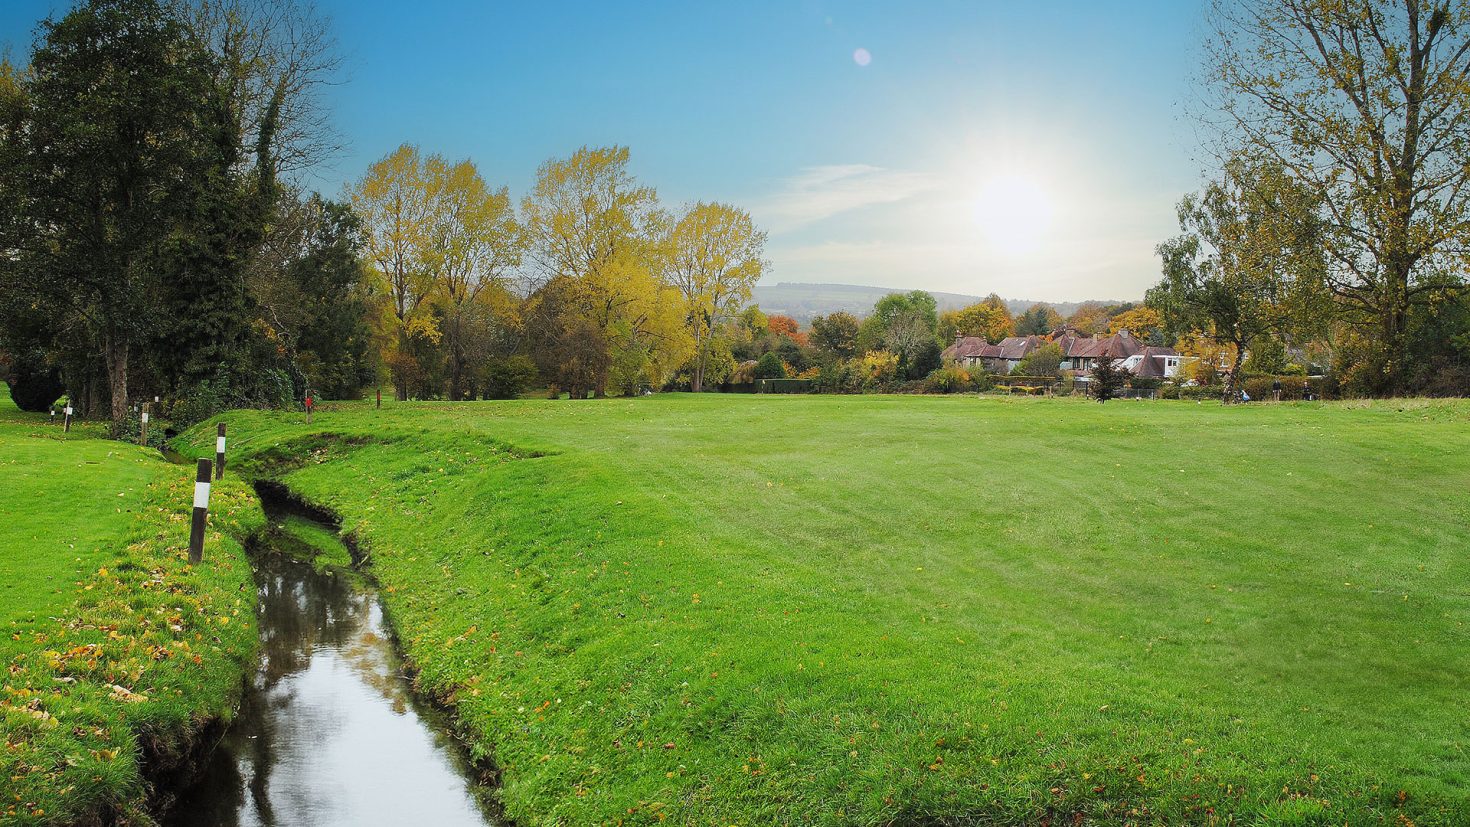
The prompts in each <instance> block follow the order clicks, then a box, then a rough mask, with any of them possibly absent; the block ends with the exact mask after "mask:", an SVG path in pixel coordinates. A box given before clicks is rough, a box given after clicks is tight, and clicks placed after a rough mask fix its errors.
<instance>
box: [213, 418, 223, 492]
mask: <svg viewBox="0 0 1470 827" xmlns="http://www.w3.org/2000/svg"><path fill="white" fill-rule="evenodd" d="M214 478H215V479H217V480H222V479H224V478H225V423H223V422H221V423H220V424H219V431H218V432H217V433H216V435H215V437H214Z"/></svg>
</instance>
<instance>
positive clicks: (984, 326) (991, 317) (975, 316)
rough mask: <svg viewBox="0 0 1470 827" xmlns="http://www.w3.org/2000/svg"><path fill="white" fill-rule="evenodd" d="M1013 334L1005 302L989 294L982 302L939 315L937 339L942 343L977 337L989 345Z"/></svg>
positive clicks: (1013, 327) (1013, 329) (1012, 324)
mask: <svg viewBox="0 0 1470 827" xmlns="http://www.w3.org/2000/svg"><path fill="white" fill-rule="evenodd" d="M1014 332H1015V321H1014V320H1013V319H1012V318H1011V314H1010V311H1008V310H1007V309H1006V305H1005V301H1004V300H1002V299H1001V298H1000V297H999V296H997V295H995V294H994V293H991V294H990V296H988V297H987V298H986V299H985V300H984V301H980V302H976V303H975V304H972V305H970V306H969V307H965V308H963V309H961V310H951V311H948V312H946V313H942V314H940V317H939V338H940V339H942V340H944V341H950V340H952V339H954V337H955V336H956V335H959V336H978V337H980V338H982V339H985V340H986V341H988V342H990V343H991V344H995V343H996V342H999V341H1000V340H1001V339H1004V338H1005V337H1007V336H1010V335H1011V334H1013V333H1014Z"/></svg>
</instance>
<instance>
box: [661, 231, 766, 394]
mask: <svg viewBox="0 0 1470 827" xmlns="http://www.w3.org/2000/svg"><path fill="white" fill-rule="evenodd" d="M664 243H665V246H666V249H665V252H664V261H665V262H666V266H667V268H668V278H669V281H670V282H671V283H672V284H673V285H674V287H676V288H678V290H679V292H680V294H682V295H683V297H684V303H685V307H686V312H687V313H688V321H687V324H688V327H689V332H690V334H691V336H692V338H693V340H694V362H693V365H692V370H691V372H690V375H691V383H690V388H691V390H693V391H694V392H695V393H698V392H699V391H700V390H701V389H702V388H703V386H704V373H705V368H706V367H707V366H708V363H709V359H710V356H711V354H712V353H713V352H714V351H715V344H714V342H713V339H714V335H715V331H716V329H717V326H718V325H719V323H720V322H721V321H722V320H724V319H726V318H728V317H730V316H731V315H733V314H734V313H735V312H737V311H738V310H740V308H741V307H743V306H744V305H745V303H746V302H747V301H749V300H750V292H751V288H753V287H754V286H755V283H756V282H757V281H759V280H760V277H761V274H762V273H764V272H765V268H766V266H767V263H766V261H765V260H764V259H762V258H761V256H762V254H763V252H764V250H765V243H766V234H765V233H764V232H762V231H761V230H758V229H756V226H755V222H754V221H752V220H751V219H750V214H749V213H747V212H746V211H744V210H741V209H739V208H736V207H732V206H729V205H727V204H708V203H704V202H700V203H697V204H694V205H693V206H690V207H689V208H687V209H686V210H685V211H684V213H683V214H682V215H680V216H679V218H678V220H676V221H674V222H673V224H672V225H670V227H669V230H668V234H667V236H666V238H665V240H664Z"/></svg>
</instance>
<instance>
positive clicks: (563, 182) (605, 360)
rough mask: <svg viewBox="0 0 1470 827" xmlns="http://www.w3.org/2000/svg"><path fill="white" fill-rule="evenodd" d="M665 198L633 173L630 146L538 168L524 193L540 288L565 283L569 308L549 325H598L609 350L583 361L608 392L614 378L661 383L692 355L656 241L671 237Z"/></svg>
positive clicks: (679, 300) (678, 299) (599, 339)
mask: <svg viewBox="0 0 1470 827" xmlns="http://www.w3.org/2000/svg"><path fill="white" fill-rule="evenodd" d="M657 207H658V198H657V194H656V193H655V192H654V190H653V188H652V187H646V186H642V185H640V184H638V182H637V181H636V180H635V179H634V178H633V176H632V174H631V173H630V172H629V171H628V150H627V148H626V147H602V148H596V149H593V148H588V147H583V148H581V149H579V150H577V151H576V152H575V153H573V154H572V156H571V157H569V158H565V159H553V160H550V161H547V162H546V163H544V164H542V165H541V167H540V169H539V170H538V171H537V175H536V184H535V186H534V187H533V188H532V190H531V192H530V193H529V194H528V195H526V196H525V198H523V199H522V200H521V213H522V216H523V221H524V225H525V228H526V233H527V242H528V247H527V253H528V255H529V261H530V264H531V267H532V272H533V274H534V276H535V277H536V279H537V280H538V282H540V283H541V285H543V286H546V285H549V284H550V283H551V282H552V281H554V280H557V279H570V280H572V281H574V282H575V283H576V284H575V289H570V287H568V286H565V285H564V286H561V287H558V294H559V296H561V298H562V300H561V301H559V302H558V306H559V307H560V308H562V310H561V311H560V312H559V313H558V314H556V315H555V316H553V317H550V318H540V319H539V322H540V323H557V324H570V323H571V322H572V321H573V319H572V317H571V316H570V315H568V314H570V313H573V312H575V313H580V314H581V317H580V318H577V319H576V320H575V325H574V327H575V328H576V329H578V330H584V331H585V330H594V329H595V330H596V331H597V335H596V336H595V337H593V339H592V340H594V341H595V342H596V343H598V346H600V347H603V348H606V349H607V352H606V354H605V356H604V357H602V358H598V359H592V360H587V361H585V362H584V363H583V364H586V365H588V366H589V369H591V370H592V371H593V382H592V390H593V391H594V392H595V393H596V394H597V395H599V396H601V395H603V394H605V393H606V392H607V388H608V386H609V383H610V382H611V381H613V380H614V379H616V381H617V383H618V384H620V385H622V386H623V389H625V390H626V389H628V387H629V386H630V385H635V384H637V383H639V382H642V381H647V382H649V383H650V384H654V385H657V384H662V382H663V380H664V379H666V378H667V377H668V376H670V375H672V372H673V371H674V370H675V369H677V368H678V367H679V366H680V365H682V364H683V363H684V362H685V361H686V360H687V359H688V357H689V356H690V355H691V354H692V353H693V339H692V336H691V335H690V332H689V330H688V328H687V327H686V325H685V321H686V319H687V315H688V314H687V313H686V312H685V309H684V306H683V297H682V295H681V294H680V292H679V290H678V289H677V288H675V287H673V286H672V285H670V284H668V283H667V282H665V281H664V280H663V279H662V277H661V273H662V271H663V270H664V269H665V265H664V264H663V263H662V262H660V261H659V260H658V256H659V255H661V250H660V249H659V245H658V244H657V239H658V238H659V237H661V236H662V235H663V234H664V231H663V228H662V226H661V222H662V221H663V218H664V217H663V216H662V214H661V213H659V211H658V209H657Z"/></svg>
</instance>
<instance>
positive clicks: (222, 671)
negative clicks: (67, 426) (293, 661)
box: [0, 385, 262, 825]
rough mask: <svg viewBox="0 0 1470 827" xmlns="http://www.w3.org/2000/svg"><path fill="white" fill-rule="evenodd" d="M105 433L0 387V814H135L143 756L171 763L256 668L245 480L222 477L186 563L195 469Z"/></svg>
mask: <svg viewBox="0 0 1470 827" xmlns="http://www.w3.org/2000/svg"><path fill="white" fill-rule="evenodd" d="M99 434H100V430H99V429H98V428H97V427H95V426H91V425H85V426H84V425H78V426H76V427H73V429H72V432H71V433H70V434H66V435H63V434H62V429H61V427H60V426H56V425H51V424H49V423H47V422H46V421H45V417H44V416H37V415H34V414H22V413H21V412H19V411H18V410H16V408H15V406H14V405H13V404H12V403H11V401H10V394H9V392H8V390H7V389H6V388H5V386H4V385H0V630H3V633H4V634H3V637H0V658H3V661H0V662H3V665H4V667H5V673H4V677H3V689H0V737H3V739H4V749H3V751H0V824H6V825H10V824H17V825H20V824H73V823H99V820H100V819H103V818H106V817H107V816H108V815H109V814H112V815H116V814H121V815H123V816H124V817H130V818H132V819H133V823H140V822H139V821H138V819H139V818H140V817H141V813H142V807H143V806H144V804H145V800H146V796H147V792H148V790H147V785H146V784H145V780H144V775H143V771H142V767H141V765H140V761H141V760H142V759H143V758H144V756H145V753H147V754H148V755H149V757H150V758H151V759H152V760H153V761H154V766H155V768H159V769H166V768H167V767H166V765H167V764H168V763H169V762H170V761H171V760H172V759H173V758H175V757H177V756H178V754H179V753H181V752H182V751H183V749H184V748H185V747H186V746H187V745H188V743H189V741H190V739H191V738H192V737H193V736H194V735H196V734H197V732H198V731H199V730H200V729H201V728H202V727H204V726H205V724H206V723H207V722H208V721H209V719H211V718H213V717H217V716H224V717H228V716H229V715H230V712H231V705H232V704H233V702H234V701H235V699H236V698H237V697H238V695H239V686H240V681H241V680H242V679H243V676H244V673H245V670H246V668H247V666H248V664H250V663H251V662H252V660H253V655H254V651H255V631H254V629H255V624H254V615H253V612H252V609H253V607H254V592H253V590H251V589H250V572H249V568H248V567H247V566H246V563H245V560H244V550H243V549H242V548H241V546H240V544H239V543H238V542H236V541H235V540H233V539H231V537H235V536H243V535H244V534H246V533H248V532H249V531H251V530H253V529H254V528H255V527H258V526H259V525H260V524H261V522H262V517H261V515H260V510H259V508H258V507H256V505H255V504H254V502H253V499H252V498H251V496H250V494H249V492H248V490H246V489H245V488H244V486H242V485H241V484H239V483H238V482H228V483H227V484H224V485H221V486H218V487H217V489H216V492H215V496H214V498H213V504H214V507H215V516H214V518H213V519H214V522H213V528H214V529H215V530H216V531H212V532H211V533H210V535H209V542H208V543H207V544H206V554H207V558H206V561H205V565H204V566H202V567H200V568H199V569H193V568H190V567H189V566H187V565H186V560H185V559H183V558H184V555H185V551H186V544H187V541H188V532H189V529H188V524H187V523H186V522H185V521H184V516H185V515H187V513H188V507H189V505H190V502H191V497H192V493H193V485H192V477H193V475H192V471H191V470H190V469H187V468H182V467H179V466H174V465H169V464H168V463H166V462H164V461H163V459H162V457H160V456H159V455H158V452H157V451H151V450H147V449H144V448H140V447H136V446H132V445H127V444H124V443H120V442H112V441H108V440H104V439H101V438H99ZM220 532H222V533H224V534H225V535H227V536H219V533H220Z"/></svg>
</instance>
